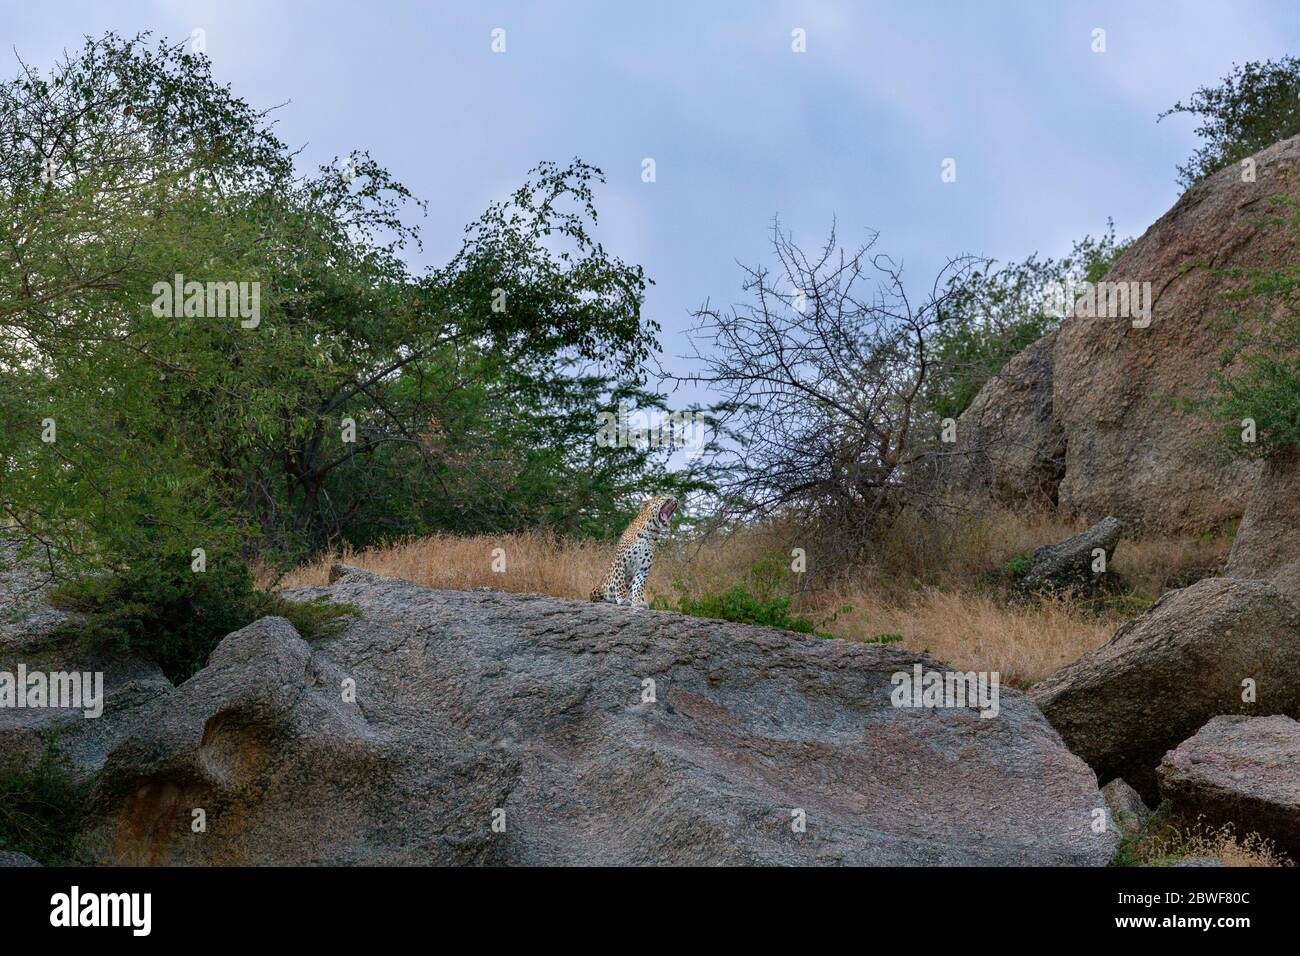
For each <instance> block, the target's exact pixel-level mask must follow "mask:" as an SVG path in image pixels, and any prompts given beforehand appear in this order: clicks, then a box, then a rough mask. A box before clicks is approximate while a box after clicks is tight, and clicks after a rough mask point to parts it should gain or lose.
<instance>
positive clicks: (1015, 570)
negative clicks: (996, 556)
mask: <svg viewBox="0 0 1300 956" xmlns="http://www.w3.org/2000/svg"><path fill="white" fill-rule="evenodd" d="M1033 566H1034V559H1033V558H1032V557H1030V556H1029V555H1027V554H1023V555H1021V556H1020V557H1018V558H1012V559H1011V560H1010V561H1008V562H1007V574H1009V575H1011V576H1012V577H1013V578H1015V579H1016V580H1017V581H1019V580H1020V579H1021V578H1023V577H1024V576H1025V575H1026V574H1028V573H1029V571H1030V569H1031V568H1033Z"/></svg>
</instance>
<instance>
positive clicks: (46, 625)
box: [0, 531, 172, 778]
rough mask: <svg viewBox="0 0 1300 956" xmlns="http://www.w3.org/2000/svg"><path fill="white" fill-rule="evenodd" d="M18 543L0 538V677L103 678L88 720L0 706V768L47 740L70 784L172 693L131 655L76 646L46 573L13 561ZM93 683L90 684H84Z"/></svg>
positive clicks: (32, 755)
mask: <svg viewBox="0 0 1300 956" xmlns="http://www.w3.org/2000/svg"><path fill="white" fill-rule="evenodd" d="M19 543H20V542H19V540H18V539H17V538H16V537H14V536H13V535H12V534H8V533H6V532H3V531H0V672H3V673H5V674H8V675H13V677H14V678H15V679H16V678H17V676H18V674H19V673H20V668H22V669H23V670H24V671H25V672H26V673H27V674H29V675H30V674H33V673H36V672H40V673H42V674H43V675H48V674H50V673H52V672H69V673H71V672H76V673H81V674H90V675H94V674H96V673H98V674H102V675H103V696H104V701H103V708H102V713H101V714H100V715H99V716H97V717H87V716H86V713H85V709H84V708H78V707H62V708H61V707H48V706H47V707H38V708H27V707H24V708H17V707H0V766H10V765H13V764H15V763H16V764H19V765H29V764H30V763H32V762H34V761H35V760H36V759H37V758H38V757H39V756H40V754H41V753H42V752H43V751H44V749H45V747H46V745H47V741H49V740H50V739H54V740H55V741H56V743H57V746H58V748H59V750H61V751H62V752H63V753H64V754H65V755H66V756H67V757H68V758H69V769H70V770H71V772H72V773H73V775H74V776H76V777H81V778H84V777H87V776H89V775H92V774H94V773H95V772H96V771H97V770H98V769H99V768H100V766H102V765H103V763H104V760H105V759H106V758H107V756H108V752H109V751H110V750H111V749H113V747H115V746H117V744H118V743H120V742H121V741H122V740H124V739H125V738H126V737H127V735H128V734H129V733H130V731H131V729H132V728H133V727H134V726H135V724H136V723H137V722H138V721H140V720H147V719H148V715H149V713H150V710H151V708H152V707H153V706H154V705H155V704H156V703H157V702H158V701H159V700H160V699H161V698H163V697H165V696H167V695H168V694H170V693H171V691H172V684H171V681H169V680H168V679H167V678H166V677H164V676H163V674H162V671H160V670H159V669H158V667H157V665H155V664H151V663H149V662H148V661H145V660H142V659H140V658H138V657H132V656H129V655H128V656H106V655H103V654H92V653H89V652H87V651H86V650H85V649H84V648H83V647H81V646H80V642H79V640H78V639H77V636H76V632H75V627H74V628H71V629H69V628H65V627H63V625H65V624H68V623H70V622H71V623H75V622H74V621H73V617H72V616H71V615H69V614H67V613H65V612H63V611H60V610H58V609H56V608H54V607H51V606H50V604H49V602H48V601H47V600H46V593H47V591H48V589H49V587H50V586H51V584H52V578H51V575H50V572H49V570H48V568H44V567H42V565H41V564H40V563H39V561H37V560H34V559H33V558H31V557H30V556H28V557H25V558H22V559H20V558H19ZM91 680H92V682H93V680H94V677H93V676H92V678H91Z"/></svg>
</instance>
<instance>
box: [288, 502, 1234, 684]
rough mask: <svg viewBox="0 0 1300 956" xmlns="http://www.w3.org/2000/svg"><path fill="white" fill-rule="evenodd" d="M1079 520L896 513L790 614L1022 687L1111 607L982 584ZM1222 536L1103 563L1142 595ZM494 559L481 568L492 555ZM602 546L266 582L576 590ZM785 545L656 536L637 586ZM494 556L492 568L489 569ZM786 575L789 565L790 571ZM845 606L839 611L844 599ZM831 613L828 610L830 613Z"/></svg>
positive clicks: (401, 562) (505, 539)
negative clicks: (866, 555)
mask: <svg viewBox="0 0 1300 956" xmlns="http://www.w3.org/2000/svg"><path fill="white" fill-rule="evenodd" d="M1077 530H1079V528H1078V527H1076V526H1074V525H1071V524H1067V523H1063V522H1061V521H1059V520H1057V519H1055V518H1053V517H1052V516H1050V515H1047V514H1042V513H1028V514H1013V513H1010V512H992V513H989V514H986V515H983V516H978V517H970V518H967V519H965V520H964V521H963V522H961V523H960V524H959V525H956V526H953V527H949V528H946V529H943V530H941V531H936V530H935V529H934V528H933V527H930V526H923V525H921V524H920V523H919V522H913V521H910V520H909V519H907V518H904V519H900V520H899V521H898V522H897V523H896V524H895V526H894V527H893V528H891V529H890V530H889V532H888V534H887V535H886V539H885V541H884V542H883V543H882V548H881V550H882V553H883V554H884V555H885V556H887V557H886V559H884V560H882V561H881V562H880V564H879V565H878V566H877V567H874V568H870V569H867V570H865V571H862V572H860V573H858V574H856V575H854V576H853V577H851V578H849V579H847V580H842V581H840V582H839V583H838V584H836V585H834V586H833V587H829V588H825V589H823V590H818V591H806V592H803V593H800V594H798V595H797V597H796V599H795V602H794V610H795V612H797V613H799V614H802V615H804V616H806V617H809V618H811V619H812V620H813V621H814V623H816V624H817V625H818V628H819V630H823V631H825V632H827V633H830V634H833V635H834V636H836V637H840V638H845V639H848V640H870V639H872V638H875V637H877V636H878V635H881V634H900V635H902V637H903V644H904V645H905V646H906V647H908V648H912V649H915V650H926V651H929V652H930V653H931V654H933V655H934V656H935V657H936V658H938V659H939V660H941V661H944V662H945V663H948V664H951V665H953V666H954V667H958V668H961V669H963V670H982V671H997V672H999V673H1000V674H1001V675H1002V680H1003V681H1004V682H1006V683H1007V684H1010V685H1012V686H1018V687H1027V686H1029V685H1031V684H1032V683H1034V682H1035V681H1038V680H1041V679H1042V678H1043V677H1046V676H1047V675H1048V674H1051V673H1053V672H1054V671H1056V670H1058V669H1059V668H1061V667H1062V666H1064V665H1065V664H1068V663H1069V662H1070V661H1073V660H1075V659H1076V658H1078V657H1079V656H1080V655H1082V654H1084V653H1086V652H1087V651H1089V650H1092V649H1093V648H1095V647H1098V646H1100V645H1101V644H1103V643H1105V641H1106V640H1107V639H1109V637H1110V636H1111V634H1113V633H1114V631H1115V628H1116V627H1117V626H1118V625H1119V624H1120V623H1121V622H1122V620H1123V619H1124V617H1125V616H1129V615H1131V614H1132V613H1136V610H1137V609H1138V608H1140V604H1141V602H1140V601H1139V602H1138V603H1137V604H1136V605H1130V607H1129V609H1128V610H1127V611H1126V612H1125V611H1119V610H1109V611H1105V612H1102V613H1098V612H1097V610H1096V609H1094V608H1092V607H1090V606H1088V605H1086V604H1082V603H1078V602H1075V601H1072V600H1070V599H1068V598H1056V599H1050V600H1045V601H1041V602H1035V603H1033V604H1017V603H1014V602H1008V601H1006V600H1005V599H1004V598H1003V597H1002V596H1001V595H999V594H998V593H997V592H996V590H995V589H994V588H991V587H990V586H989V584H988V577H989V576H990V575H994V574H996V573H998V572H999V571H1000V570H1001V569H1002V568H1003V567H1004V566H1005V565H1006V563H1007V562H1008V561H1009V560H1011V559H1012V558H1014V557H1017V556H1019V555H1024V554H1028V553H1030V552H1032V551H1033V549H1034V548H1035V547H1038V546H1040V545H1043V544H1047V543H1050V542H1053V541H1058V540H1060V539H1061V538H1064V537H1067V536H1069V535H1070V534H1073V533H1075V532H1076V531H1077ZM1229 541H1230V539H1228V538H1195V537H1179V538H1149V539H1144V540H1138V541H1131V540H1129V539H1125V540H1123V541H1122V542H1121V544H1120V546H1119V548H1118V549H1117V551H1116V555H1115V563H1114V566H1115V569H1116V570H1118V571H1119V572H1120V573H1121V574H1123V575H1124V576H1125V577H1126V578H1127V579H1128V580H1129V581H1130V582H1131V583H1132V585H1133V590H1134V593H1135V594H1136V595H1137V596H1138V597H1139V598H1141V599H1144V600H1147V601H1150V600H1154V599H1155V598H1157V597H1159V596H1160V594H1162V593H1163V592H1164V590H1166V588H1167V586H1168V585H1167V582H1176V583H1186V582H1182V581H1178V578H1179V576H1180V575H1182V576H1185V575H1188V574H1199V573H1203V572H1204V571H1205V570H1206V569H1211V573H1212V569H1214V568H1216V567H1218V566H1220V565H1221V564H1222V562H1223V559H1224V558H1225V557H1226V554H1227V548H1228V543H1229ZM496 549H500V552H499V554H500V555H501V559H503V560H504V570H503V571H497V570H494V559H495V558H496V557H497V555H498V552H497V550H496ZM612 551H613V545H612V544H608V543H601V542H593V541H587V540H578V541H575V540H566V539H561V538H557V537H555V536H553V535H547V534H540V533H521V534H510V535H484V536H480V537H456V536H453V535H435V536H433V537H428V538H422V539H418V540H410V541H401V542H397V543H394V544H392V545H390V546H387V547H382V548H375V549H370V550H366V551H360V552H352V551H347V552H345V553H343V554H342V555H339V556H335V557H328V556H327V557H323V558H321V559H319V560H317V561H316V562H313V563H311V564H308V565H305V566H303V567H301V568H299V569H297V570H295V571H293V572H291V573H290V574H289V575H287V576H286V577H285V578H284V579H283V580H281V581H280V582H279V586H280V587H306V586H319V585H322V584H324V583H325V582H326V580H327V577H328V572H329V565H330V564H331V563H332V562H333V561H336V560H343V561H346V562H348V563H350V564H355V565H357V566H359V567H363V568H367V569H369V570H371V571H375V572H378V573H380V574H386V575H391V576H394V577H400V578H406V579H407V580H410V581H414V582H415V583H417V584H422V585H425V586H427V587H434V588H453V589H460V588H473V587H491V588H497V589H499V590H502V591H515V592H533V593H539V594H549V595H552V596H555V597H562V598H570V599H574V600H586V599H587V597H588V595H589V594H590V593H591V589H592V588H593V587H594V586H595V584H596V582H597V581H599V580H600V578H601V576H602V575H603V574H604V572H605V569H606V567H608V563H609V560H610V557H611V555H612ZM786 553H788V549H787V547H786V545H785V544H784V543H783V542H782V536H781V535H780V534H779V533H778V532H777V531H776V530H775V529H768V530H766V531H762V530H753V531H747V532H743V533H739V534H735V535H732V536H731V537H730V538H727V539H721V538H713V539H708V540H704V541H698V542H697V541H684V540H675V541H672V542H670V543H668V544H667V545H665V546H664V548H663V550H662V551H661V554H660V556H659V558H658V560H657V561H656V562H655V567H654V571H653V572H652V574H651V578H650V582H649V585H648V588H647V591H648V593H649V596H650V597H651V599H654V598H655V597H660V598H662V599H665V600H667V601H668V602H669V603H671V604H673V605H674V606H675V604H676V600H677V598H679V597H680V596H682V595H687V596H690V597H692V598H699V597H702V596H704V595H707V594H716V593H719V592H722V591H726V590H728V589H729V588H731V587H733V586H735V585H738V584H745V583H747V582H748V581H749V575H750V571H751V569H752V568H753V566H754V564H755V563H756V562H757V561H759V560H760V559H761V558H763V557H765V556H770V555H783V554H786ZM500 566H501V562H500V560H497V561H496V567H500ZM794 580H795V579H794V577H793V576H791V581H792V582H793V581H794ZM845 606H848V607H851V610H849V611H843V610H842V609H843V608H844V607H845ZM837 612H840V613H837Z"/></svg>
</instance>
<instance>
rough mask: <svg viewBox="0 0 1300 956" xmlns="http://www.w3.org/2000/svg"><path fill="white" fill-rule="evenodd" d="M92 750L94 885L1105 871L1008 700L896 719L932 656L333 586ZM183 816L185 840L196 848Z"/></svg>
mask: <svg viewBox="0 0 1300 956" xmlns="http://www.w3.org/2000/svg"><path fill="white" fill-rule="evenodd" d="M320 595H328V596H329V597H331V598H332V599H334V600H336V601H345V602H349V603H351V604H354V605H356V606H358V607H360V608H361V609H362V611H363V615H362V616H361V617H359V618H355V619H352V620H350V622H349V623H348V624H347V626H346V627H345V628H344V629H343V630H342V631H340V632H339V633H337V634H335V635H333V636H330V637H329V638H327V639H324V640H322V641H321V642H319V643H317V644H315V645H309V644H308V643H307V642H306V641H304V640H303V639H302V638H301V637H299V636H298V634H297V633H296V632H295V631H294V629H293V628H292V627H291V626H290V625H289V623H288V622H287V621H285V620H283V619H280V618H265V619H263V620H260V621H258V622H256V623H255V624H253V625H250V626H249V627H247V628H245V629H243V630H242V631H239V632H237V633H235V634H232V635H230V636H229V637H227V638H226V639H225V640H224V641H223V642H222V643H221V645H220V646H219V647H218V648H217V650H216V651H215V652H214V653H213V654H212V656H211V658H210V661H209V664H208V666H207V667H206V668H205V669H204V670H202V671H200V672H199V673H198V674H196V675H195V676H194V677H193V678H192V679H191V680H189V681H187V682H186V683H185V684H183V685H181V686H180V687H179V688H177V690H176V692H175V693H174V694H173V695H172V696H171V697H170V698H169V699H168V700H167V701H166V703H165V704H164V705H163V706H162V707H161V709H160V710H159V712H158V714H157V715H156V717H155V719H153V720H152V721H150V722H149V723H148V724H147V725H143V726H139V727H137V728H136V729H135V732H134V733H133V734H132V735H131V737H130V738H129V739H128V740H126V741H124V742H123V743H122V744H121V745H119V746H118V747H117V748H116V749H115V750H114V751H113V753H112V754H111V755H110V757H109V759H108V762H107V763H106V765H105V767H104V770H103V773H102V775H101V777H100V780H99V784H98V787H97V790H96V792H95V795H94V798H93V805H92V821H93V822H92V825H91V826H90V828H89V830H88V832H87V833H86V835H85V836H86V841H87V845H88V846H89V847H90V848H91V851H92V853H94V854H95V856H96V857H97V858H98V859H99V860H101V861H102V862H106V863H123V864H134V863H149V864H155V863H184V864H203V863H232V864H233V863H244V864H263V863H265V864H299V863H349V864H403V863H412V864H417V863H418V864H426V863H441V864H508V863H518V864H642V863H663V864H668V863H675V864H748V863H769V864H778V863H790V864H800V863H802V864H839V863H843V864H881V865H886V864H887V865H899V864H1102V863H1105V862H1106V861H1107V860H1108V859H1109V858H1110V857H1111V855H1112V854H1113V852H1114V850H1115V848H1116V845H1117V841H1118V837H1117V835H1116V834H1114V833H1113V832H1109V831H1107V832H1103V833H1100V834H1099V833H1094V832H1093V828H1092V824H1093V822H1094V820H1095V811H1096V810H1098V809H1099V808H1101V807H1102V806H1103V802H1102V798H1101V795H1100V793H1099V792H1098V790H1097V785H1096V778H1095V777H1094V775H1093V773H1092V771H1091V770H1089V769H1088V768H1087V767H1086V766H1085V765H1084V764H1083V762H1082V761H1081V760H1079V759H1078V758H1077V757H1075V756H1074V755H1073V754H1071V753H1069V752H1068V751H1067V750H1066V749H1065V747H1064V746H1062V744H1061V741H1060V738H1059V737H1058V735H1057V734H1056V732H1055V731H1054V730H1052V728H1051V726H1050V725H1049V724H1048V723H1047V721H1046V720H1044V719H1043V717H1042V715H1041V714H1040V713H1039V712H1038V711H1037V709H1036V708H1035V707H1034V706H1033V705H1032V704H1031V703H1030V701H1029V700H1028V698H1027V697H1026V696H1025V695H1023V694H1020V693H1018V692H1016V691H1014V690H1009V689H1003V690H1002V691H1001V700H1000V711H999V713H998V715H997V716H996V717H992V718H982V717H981V716H980V714H979V712H978V711H977V710H976V709H967V708H963V707H956V708H948V709H942V708H940V709H925V708H915V709H914V708H910V707H903V708H900V707H895V706H893V705H892V704H891V693H892V691H893V690H894V683H893V682H892V676H893V675H895V674H897V673H900V672H909V673H910V672H911V671H912V669H913V667H914V666H916V665H920V666H922V667H924V668H934V669H942V665H939V664H937V663H936V662H934V661H932V660H931V659H929V658H927V657H924V656H921V655H917V654H915V653H912V652H909V651H906V650H904V649H901V648H897V647H891V646H888V645H863V644H855V643H849V642H842V641H828V640H821V639H818V638H814V637H808V636H804V635H796V634H791V633H788V632H784V631H778V630H773V629H769V628H755V627H746V626H741V625H734V624H728V623H725V622H718V621H707V620H701V619H698V618H690V617H684V616H681V615H677V614H672V613H668V612H658V611H641V612H635V611H630V610H629V609H627V608H621V607H614V606H610V605H602V604H592V603H589V602H574V601H562V600H556V599H552V598H543V597H539V596H532V595H515V594H504V593H495V592H483V591H435V590H429V589H426V588H421V587H417V586H415V585H413V584H410V583H408V582H404V581H399V580H395V579H388V578H381V577H377V576H375V575H372V574H369V573H366V572H362V571H356V570H351V569H346V570H343V571H341V572H340V573H339V575H338V576H337V579H336V581H335V583H333V584H332V585H330V586H329V587H328V588H323V589H310V590H304V591H299V592H293V593H292V594H291V596H292V597H294V598H295V599H310V598H314V597H317V596H320ZM200 809H201V810H203V811H204V814H203V816H204V819H205V821H206V830H205V832H201V833H196V832H194V828H193V826H192V822H193V820H194V819H195V818H196V811H197V810H200Z"/></svg>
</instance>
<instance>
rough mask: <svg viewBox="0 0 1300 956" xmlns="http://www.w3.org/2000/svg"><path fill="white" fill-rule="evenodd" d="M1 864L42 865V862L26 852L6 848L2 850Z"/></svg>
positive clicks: (0, 854) (0, 855)
mask: <svg viewBox="0 0 1300 956" xmlns="http://www.w3.org/2000/svg"><path fill="white" fill-rule="evenodd" d="M0 866H40V864H39V863H37V862H36V861H35V860H33V859H32V858H31V857H30V856H28V855H27V854H26V853H15V852H13V851H10V850H4V851H0Z"/></svg>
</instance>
